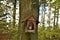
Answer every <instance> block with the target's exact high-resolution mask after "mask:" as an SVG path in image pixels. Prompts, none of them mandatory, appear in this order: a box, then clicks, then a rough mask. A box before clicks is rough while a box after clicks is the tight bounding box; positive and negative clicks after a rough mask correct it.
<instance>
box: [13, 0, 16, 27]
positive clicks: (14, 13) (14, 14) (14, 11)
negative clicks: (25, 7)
mask: <svg viewBox="0 0 60 40" xmlns="http://www.w3.org/2000/svg"><path fill="white" fill-rule="evenodd" d="M13 4H14V8H13V9H14V10H13V26H15V16H16V0H14V2H13Z"/></svg>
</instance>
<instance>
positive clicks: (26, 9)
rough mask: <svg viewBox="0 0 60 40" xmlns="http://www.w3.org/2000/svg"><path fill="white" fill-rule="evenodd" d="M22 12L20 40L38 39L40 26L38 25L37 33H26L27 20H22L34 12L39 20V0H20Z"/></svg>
mask: <svg viewBox="0 0 60 40" xmlns="http://www.w3.org/2000/svg"><path fill="white" fill-rule="evenodd" d="M19 6H20V8H19V9H20V13H19V15H20V16H19V18H20V19H19V22H20V23H19V24H20V25H19V29H18V31H19V39H18V40H38V26H37V25H36V30H35V33H26V32H25V27H26V24H25V22H22V20H24V19H25V18H26V17H28V16H29V15H30V14H33V15H34V16H35V17H36V18H37V20H38V1H36V0H20V3H19Z"/></svg>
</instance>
